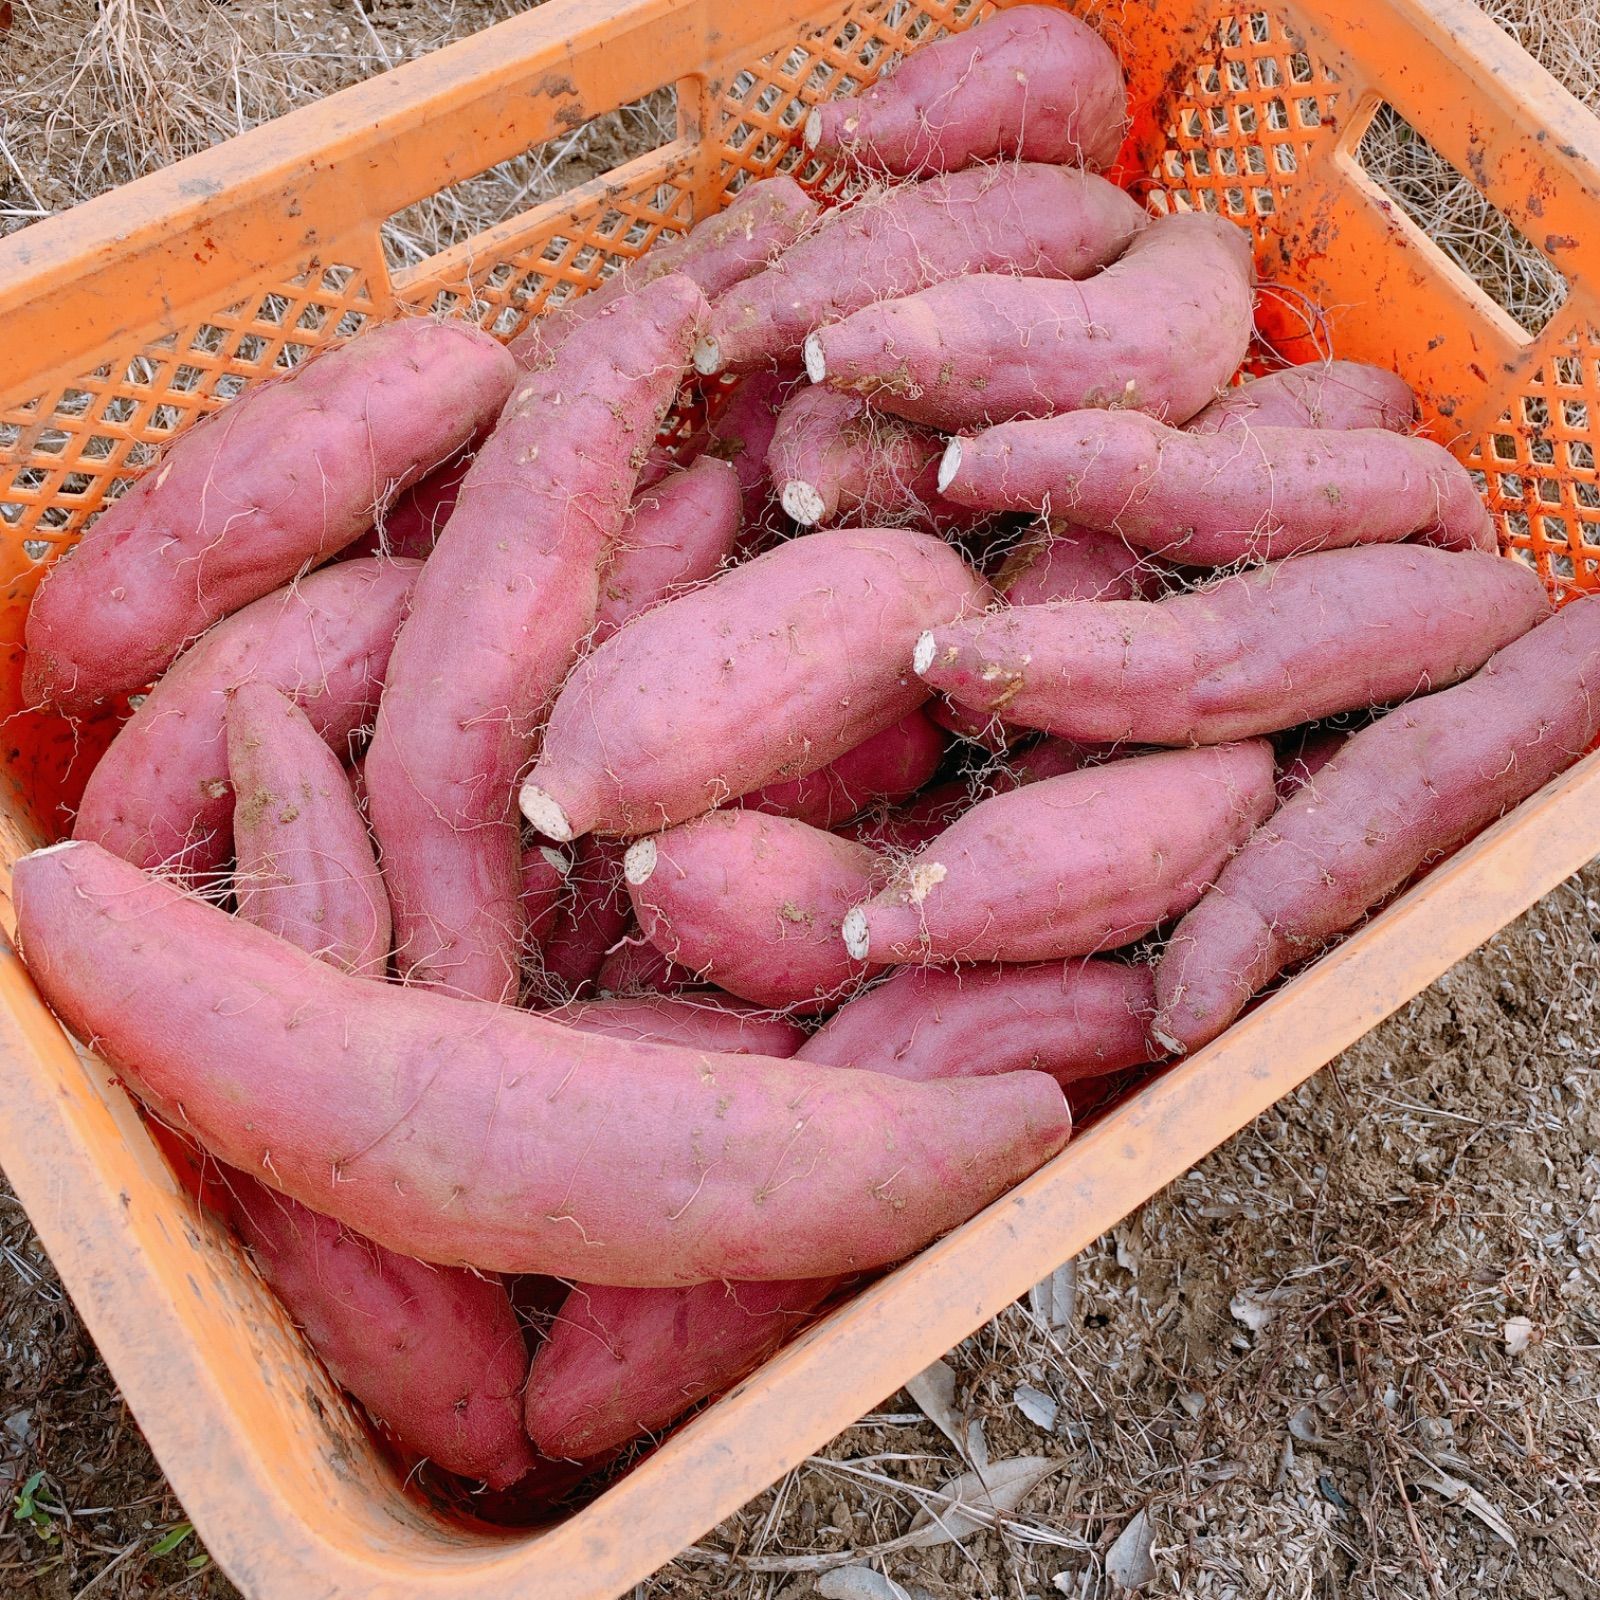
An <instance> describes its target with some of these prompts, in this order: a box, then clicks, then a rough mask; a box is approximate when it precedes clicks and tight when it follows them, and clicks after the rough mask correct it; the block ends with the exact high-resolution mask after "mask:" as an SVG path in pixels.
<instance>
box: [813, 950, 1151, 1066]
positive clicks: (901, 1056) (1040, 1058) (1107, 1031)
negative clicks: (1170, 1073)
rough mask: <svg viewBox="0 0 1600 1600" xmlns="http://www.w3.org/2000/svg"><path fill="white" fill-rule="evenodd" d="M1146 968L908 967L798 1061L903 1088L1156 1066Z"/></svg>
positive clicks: (832, 1024) (847, 1009)
mask: <svg viewBox="0 0 1600 1600" xmlns="http://www.w3.org/2000/svg"><path fill="white" fill-rule="evenodd" d="M1154 1010H1155V986H1154V981H1153V979H1152V976H1151V972H1150V969H1149V968H1148V967H1139V966H1126V965H1124V964H1122V963H1120V962H1116V961H1081V960H1069V961H1044V962H1039V963H1037V964H1031V963H1030V964H1024V965H1017V966H996V965H990V964H987V963H980V964H978V965H975V966H970V967H960V968H952V967H902V968H900V969H899V970H898V971H896V972H894V973H892V974H891V975H890V976H889V977H888V978H887V979H886V980H885V981H884V982H882V983H880V984H877V985H875V986H874V987H873V988H871V989H868V990H866V992H865V993H863V994H859V995H857V996H856V997H855V999H854V1000H851V1001H849V1002H848V1003H846V1004H845V1005H843V1006H841V1007H840V1009H839V1010H838V1011H836V1012H835V1013H834V1014H833V1016H832V1017H830V1018H829V1019H828V1021H827V1022H825V1023H824V1024H823V1025H822V1027H821V1028H820V1029H819V1030H818V1031H817V1032H816V1033H814V1034H813V1035H812V1036H811V1038H810V1039H809V1040H807V1042H806V1043H805V1044H804V1045H803V1046H802V1047H801V1049H800V1051H799V1054H798V1057H797V1059H798V1060H801V1061H820V1062H823V1063H825V1064H826V1065H828V1066H831V1067H861V1068H865V1069H867V1070H869V1071H872V1072H886V1073H888V1074H889V1075H890V1076H891V1077H896V1078H919V1079H929V1078H975V1077H981V1076H984V1075H987V1074H989V1073H993V1072H1016V1071H1019V1070H1026V1069H1030V1068H1031V1069H1034V1070H1036V1071H1039V1072H1048V1073H1049V1074H1050V1075H1051V1076H1052V1077H1053V1078H1055V1079H1056V1081H1057V1082H1059V1083H1063V1084H1065V1083H1070V1082H1072V1081H1074V1080H1075V1079H1078V1078H1093V1077H1097V1076H1100V1075H1102V1074H1104V1073H1107V1072H1119V1071H1121V1070H1122V1069H1123V1068H1124V1067H1134V1066H1139V1065H1141V1064H1143V1063H1144V1062H1147V1061H1154V1060H1155V1059H1156V1056H1157V1054H1158V1052H1157V1050H1156V1048H1155V1046H1154V1044H1153V1043H1152V1041H1151V1039H1150V1036H1149V1034H1148V1032H1147V1031H1146V1030H1147V1028H1148V1025H1149V1021H1150V1018H1151V1015H1152V1014H1153V1012H1154Z"/></svg>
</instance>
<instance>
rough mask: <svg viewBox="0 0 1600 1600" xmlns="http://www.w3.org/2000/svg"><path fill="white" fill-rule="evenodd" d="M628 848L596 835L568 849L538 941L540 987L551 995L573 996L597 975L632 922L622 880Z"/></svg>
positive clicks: (561, 998)
mask: <svg viewBox="0 0 1600 1600" xmlns="http://www.w3.org/2000/svg"><path fill="white" fill-rule="evenodd" d="M626 850H627V846H626V845H625V844H624V843H623V842H622V841H621V840H619V839H603V838H600V837H598V836H596V835H590V836H589V837H588V838H584V839H580V840H578V841H577V843H576V844H575V845H574V846H573V847H572V849H571V851H570V852H569V854H570V856H571V859H572V865H571V866H570V867H569V868H568V870H567V875H566V881H565V883H564V885H563V888H562V894H561V898H560V901H559V903H558V905H557V908H556V911H555V914H554V915H553V917H552V918H551V924H550V930H549V932H548V933H547V934H546V935H545V938H544V940H543V945H542V956H541V960H540V964H539V966H540V972H541V973H542V975H543V980H544V982H543V987H544V988H546V989H547V990H548V992H549V993H550V995H551V996H552V997H553V998H556V999H560V1000H575V999H577V998H578V997H579V996H580V995H583V994H585V993H587V992H588V990H589V988H590V986H591V985H592V984H593V983H594V981H595V979H596V978H597V977H598V976H599V973H600V968H601V966H602V964H603V963H604V961H605V958H606V954H607V952H608V951H609V950H610V949H611V948H612V947H613V946H614V945H615V944H616V943H617V941H618V940H619V939H621V938H622V937H623V936H624V935H625V934H626V933H627V932H628V929H629V928H630V927H631V926H632V923H633V912H632V910H631V908H630V907H629V904H628V891H627V888H626V886H625V885H624V884H623V881H622V857H623V855H624V854H625V852H626Z"/></svg>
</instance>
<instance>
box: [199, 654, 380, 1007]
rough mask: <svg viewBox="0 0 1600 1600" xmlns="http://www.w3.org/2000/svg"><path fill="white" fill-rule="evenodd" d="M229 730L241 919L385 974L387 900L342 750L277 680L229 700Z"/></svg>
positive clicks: (245, 688)
mask: <svg viewBox="0 0 1600 1600" xmlns="http://www.w3.org/2000/svg"><path fill="white" fill-rule="evenodd" d="M226 734H227V751H228V782H229V783H230V785H231V786H232V788H233V847H234V855H235V858H236V864H235V866H234V893H235V895H236V896H237V899H238V910H239V915H240V916H241V917H243V918H244V919H245V920H246V921H247V922H252V923H254V924H255V925H256V927H258V928H265V929H266V930H267V931H268V932H269V933H275V934H277V935H278V937H279V938H281V939H287V940H289V941H290V942H291V943H292V944H297V945H299V946H300V948H301V949H302V950H308V951H309V952H310V953H311V954H312V955H314V956H320V957H321V958H322V959H323V960H324V961H331V962H332V963H333V964H334V965H335V966H336V967H339V968H341V969H342V970H343V971H345V972H354V973H357V974H362V975H365V976H367V977H377V978H381V977H382V976H383V975H384V972H385V970H386V968H387V966H388V962H389V947H390V944H391V943H392V938H391V928H390V918H389V897H388V895H387V894H386V893H385V891H384V887H383V878H382V875H381V874H380V873H379V871H378V861H377V857H376V856H375V855H374V854H373V849H372V836H371V835H370V834H369V833H368V832H367V825H366V822H365V821H364V820H363V819H362V816H361V813H360V812H359V811H358V810H356V802H355V796H354V794H352V793H351V790H350V780H349V779H348V778H346V777H345V774H344V767H343V765H342V764H341V763H340V760H339V758H338V756H336V755H335V754H334V753H333V751H331V750H330V749H329V748H328V747H327V745H326V744H325V743H324V742H323V740H322V737H321V735H320V734H319V733H318V732H317V730H316V729H315V728H314V727H312V725H311V721H310V719H309V718H308V717H307V716H306V714H305V712H303V711H302V710H301V709H300V708H299V706H297V705H296V704H295V703H294V701H293V700H291V699H289V698H288V696H287V695H285V694H283V693H282V692H281V691H279V690H277V689H274V688H273V687H272V685H271V684H270V683H242V684H240V685H239V687H238V688H237V689H235V690H234V691H233V692H232V693H231V694H230V695H229V696H228V699H227V714H226Z"/></svg>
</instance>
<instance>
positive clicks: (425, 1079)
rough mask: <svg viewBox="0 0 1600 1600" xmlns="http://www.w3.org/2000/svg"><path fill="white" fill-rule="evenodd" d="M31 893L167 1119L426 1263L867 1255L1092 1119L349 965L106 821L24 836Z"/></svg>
mask: <svg viewBox="0 0 1600 1600" xmlns="http://www.w3.org/2000/svg"><path fill="white" fill-rule="evenodd" d="M13 894H14V898H15V907H16V914H17V919H18V926H19V929H20V931H21V939H22V944H23V946H24V948H25V950H26V955H27V961H28V965H29V970H30V972H31V974H32V976H33V978H34V981H35V982H36V983H37V984H38V985H39V988H40V990H41V991H42V993H43V994H44V996H45V998H46V1000H47V1001H48V1002H49V1003H50V1005H51V1006H52V1008H53V1009H54V1010H55V1011H56V1014H57V1015H58V1016H60V1017H61V1018H62V1020H63V1022H65V1023H66V1025H67V1026H68V1027H69V1028H71V1029H72V1030H73V1032H74V1033H75V1034H76V1035H77V1036H78V1037H79V1038H81V1039H85V1040H88V1039H92V1040H94V1042H95V1047H96V1049H98V1050H99V1051H100V1052H101V1053H102V1054H103V1055H104V1056H105V1057H106V1058H107V1059H108V1060H109V1061H110V1062H111V1063H112V1064H113V1066H114V1067H115V1069H116V1071H117V1073H118V1075H119V1076H120V1077H121V1078H122V1079H123V1081H124V1082H125V1083H127V1084H128V1085H129V1086H130V1088H132V1089H133V1090H134V1092H135V1093H137V1094H138V1095H139V1096H140V1098H141V1099H142V1100H144V1101H145V1103H146V1104H147V1105H149V1106H150V1107H151V1109H152V1110H154V1111H155V1112H156V1114H157V1115H158V1116H161V1117H163V1118H165V1119H166V1120H169V1121H176V1122H179V1123H181V1124H182V1125H183V1126H185V1127H186V1128H187V1129H188V1130H189V1131H190V1132H191V1133H193V1135H194V1136H195V1137H196V1138H197V1139H199V1140H200V1142H201V1143H202V1144H203V1145H205V1147H206V1148H207V1149H208V1150H210V1151H211V1153H212V1154H213V1155H215V1156H217V1157H218V1158H219V1159H220V1160H224V1161H227V1162H228V1163H230V1164H231V1165H233V1166H236V1167H240V1168H242V1169H243V1170H245V1171H247V1172H250V1173H253V1174H258V1175H259V1176H260V1177H261V1179H262V1181H264V1182H266V1183H269V1184H270V1185H271V1186H272V1187H273V1188H275V1189H278V1190H280V1191H281V1192H283V1193H285V1194H289V1195H291V1196H293V1197H294V1198H295V1199H297V1200H300V1201H301V1202H302V1203H303V1204H306V1205H309V1206H311V1207H312V1208H313V1209H316V1210H320V1211H323V1212H325V1213H326V1214H328V1215H330V1216H333V1217H335V1218H337V1219H338V1220H340V1221H343V1222H345V1223H347V1224H348V1225H349V1226H351V1227H353V1228H356V1229H358V1230H359V1231H360V1232H362V1233H363V1234H365V1235H366V1236H367V1237H368V1238H371V1239H375V1240H377V1241H378V1242H379V1243H380V1244H386V1245H388V1246H389V1247H390V1248H391V1249H400V1250H405V1251H407V1252H408V1253H411V1254H414V1255H416V1256H418V1257H419V1258H421V1259H423V1260H434V1261H441V1262H446V1263H450V1264H467V1265H474V1266H477V1267H480V1268H482V1269H484V1270H489V1271H497V1272H543V1273H549V1274H552V1275H555V1276H563V1277H572V1278H575V1279H577V1280H579V1281H580V1282H591V1283H593V1282H600V1283H607V1282H610V1283H632V1284H636V1285H670V1284H681V1283H693V1282H697V1281H702V1280H708V1279H712V1278H725V1277H726V1278H773V1277H785V1276H787V1277H822V1276H826V1275H829V1274H838V1273H844V1272H851V1271H859V1270H865V1269H867V1268H869V1267H871V1266H874V1265H878V1264H880V1263H883V1262H888V1261H893V1260H898V1259H900V1258H901V1257H903V1256H905V1255H907V1254H909V1253H910V1252H911V1251H913V1250H915V1249H917V1248H918V1247H919V1246H920V1245H922V1244H923V1243H925V1242H926V1241H927V1240H929V1239H931V1238H933V1237H935V1236H936V1235H938V1234H939V1233H942V1232H943V1231H945V1230H946V1229H948V1228H951V1227H954V1226H955V1225H956V1224H958V1223H959V1222H961V1221H962V1220H963V1219H964V1218H966V1217H968V1216H970V1215H971V1214H972V1213H973V1212H974V1211H976V1210H977V1209H978V1208H979V1207H981V1206H983V1205H986V1204H987V1203H988V1202H989V1201H990V1200H992V1199H994V1198H995V1197H996V1196H998V1195H999V1194H1002V1193H1003V1192H1004V1191H1005V1190H1006V1189H1007V1188H1008V1187H1009V1186H1010V1185H1011V1184H1012V1183H1014V1182H1016V1181H1017V1179H1019V1178H1021V1177H1022V1176H1024V1175H1025V1174H1026V1173H1028V1172H1030V1171H1032V1170H1033V1169H1034V1168H1035V1167H1037V1166H1038V1165H1039V1163H1040V1162H1041V1161H1044V1160H1046V1159H1048V1158H1049V1157H1050V1156H1051V1155H1053V1154H1054V1153H1055V1152H1056V1151H1057V1150H1058V1149H1060V1147H1061V1145H1062V1144H1063V1142H1064V1141H1065V1139H1066V1137H1067V1133H1068V1116H1067V1111H1066V1104H1065V1101H1064V1100H1063V1098H1062V1094H1061V1090H1060V1088H1059V1086H1058V1085H1057V1084H1056V1083H1055V1082H1054V1081H1053V1080H1052V1079H1050V1078H1048V1077H1046V1076H1044V1075H1043V1074H1042V1073H1011V1074H1007V1075H1006V1076H1004V1077H1001V1078H985V1079H970V1080H965V1081H963V1082H959V1083H940V1084H911V1083H903V1082H900V1081H899V1080H897V1079H893V1078H885V1077H882V1076H880V1075H879V1074H876V1073H865V1072H841V1071H839V1070H837V1069H835V1068H830V1067H804V1066H797V1065H796V1064H794V1063H793V1062H782V1063H774V1062H772V1061H769V1060H768V1059H766V1058H765V1057H761V1056H736V1057H725V1056H718V1055H715V1054H711V1053H708V1052H706V1051H703V1050H680V1049H675V1048H673V1047H670V1046H667V1045H645V1044H624V1043H622V1042H620V1041H618V1040H614V1039H606V1038H600V1037H596V1036H594V1035H590V1034H584V1033H579V1032H577V1031H576V1030H574V1029H571V1028H563V1027H561V1026H560V1025H559V1024H557V1023H552V1022H542V1021H540V1020H539V1019H537V1018H536V1017H532V1016H530V1015H528V1014H527V1013H525V1012H521V1011H517V1010H515V1009H513V1008H511V1007H508V1006H497V1005H490V1004H485V1003H483V1002H474V1001H466V1000H456V999H452V998H450V997H449V996H447V995H443V994H439V993H437V992H434V991H432V990H427V989H418V988H409V987H397V986H394V985H388V984H378V983H372V982H369V981H367V980H365V979H360V978H351V977H347V976H345V975H344V974H342V973H339V972H336V971H335V970H334V969H333V968H332V967H330V966H328V965H327V963H326V962H321V961H317V960H314V959H313V958H311V957H309V956H307V955H305V954H304V953H303V952H301V951H297V950H295V949H293V947H292V946H289V945H287V944H285V943H284V942H283V941H282V940H281V939H275V938H273V937H272V935H271V934H267V933H263V932H262V931H261V930H260V929H258V928H252V927H249V926H247V925H246V924H244V923H242V922H240V921H238V920H237V919H236V918H232V917H229V916H228V915H226V913H224V912H222V911H219V910H218V909H216V908H215V907H214V906H211V905H208V904H206V903H205V902H203V901H201V900H199V899H195V898H192V897H187V896H185V895H183V894H182V893H180V892H179V891H178V890H177V889H175V888H173V887H172V886H171V885H170V884H168V883H165V882H163V881H162V880H160V879H157V878H152V877H149V876H147V875H145V874H143V873H141V872H140V871H139V870H138V869H137V868H136V867H132V866H130V865H128V864H127V863H126V862H124V861H120V860H118V859H117V857H115V856H113V855H111V854H109V853H108V852H107V851H104V850H102V849H100V848H99V847H98V846H96V845H91V844H79V843H67V844H64V845H55V846H52V847H50V848H48V849H45V850H39V851H35V852H34V853H33V854H32V855H29V856H25V857H23V858H22V859H21V860H19V861H18V862H17V863H16V866H15V868H14V873H13ZM156 994H159V997H160V1003H159V1004H156V1003H153V997H154V996H155V995H156ZM330 1082H331V1083H336V1084H337V1085H338V1093H337V1094H334V1095H329V1094H328V1093H327V1087H328V1085H329V1083H330Z"/></svg>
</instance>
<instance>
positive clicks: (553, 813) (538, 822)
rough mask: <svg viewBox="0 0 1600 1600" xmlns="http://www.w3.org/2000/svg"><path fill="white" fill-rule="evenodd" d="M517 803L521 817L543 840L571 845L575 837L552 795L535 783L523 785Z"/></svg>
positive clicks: (559, 804) (560, 807) (564, 812)
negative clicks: (529, 823) (531, 825)
mask: <svg viewBox="0 0 1600 1600" xmlns="http://www.w3.org/2000/svg"><path fill="white" fill-rule="evenodd" d="M517 803H518V804H519V805H520V806H521V807H522V814H523V816H525V817H526V818H527V819H528V821H529V822H531V823H532V824H533V826H534V827H535V828H536V829H537V830H538V831H539V832H540V833H542V834H543V835H544V836H545V838H547V839H554V840H555V841H556V843H557V844H571V843H572V841H573V839H574V838H576V837H577V836H576V835H575V834H574V833H573V831H572V823H571V822H570V820H569V819H568V817H567V813H566V811H565V810H564V809H563V808H562V805H561V802H560V801H559V800H557V799H556V798H555V796H554V795H550V794H546V793H545V791H544V790H543V789H541V788H540V787H539V786H538V785H537V784H536V783H525V784H523V786H522V793H521V794H520V795H518V797H517Z"/></svg>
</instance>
